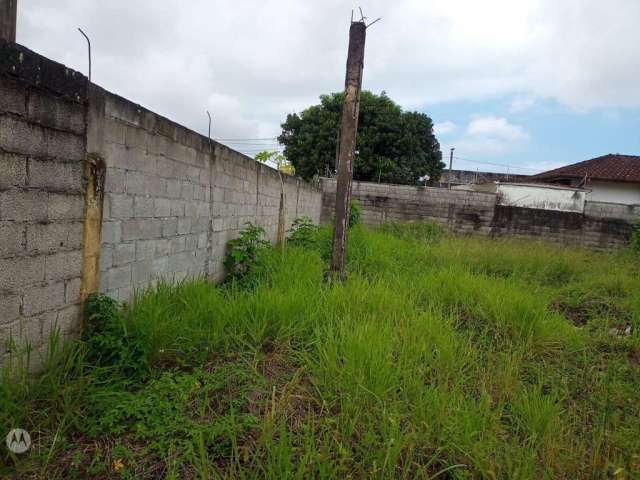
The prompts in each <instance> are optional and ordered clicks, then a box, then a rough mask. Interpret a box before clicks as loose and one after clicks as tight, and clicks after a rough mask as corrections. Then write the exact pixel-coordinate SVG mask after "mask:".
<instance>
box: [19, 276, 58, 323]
mask: <svg viewBox="0 0 640 480" xmlns="http://www.w3.org/2000/svg"><path fill="white" fill-rule="evenodd" d="M23 302H24V304H23V312H24V315H25V316H27V317H29V316H32V315H37V314H39V313H42V312H45V311H47V310H54V309H56V308H58V307H60V306H62V305H64V282H56V283H51V284H47V285H38V286H34V287H29V288H27V289H25V292H24V300H23Z"/></svg>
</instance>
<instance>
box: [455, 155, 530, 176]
mask: <svg viewBox="0 0 640 480" xmlns="http://www.w3.org/2000/svg"><path fill="white" fill-rule="evenodd" d="M453 158H455V159H456V160H462V161H463V162H469V163H478V164H481V165H492V166H494V167H504V168H509V169H516V170H528V171H530V172H537V171H538V169H535V168H529V167H519V166H517V165H508V164H506V163H494V162H482V161H479V160H471V159H469V158H463V157H453Z"/></svg>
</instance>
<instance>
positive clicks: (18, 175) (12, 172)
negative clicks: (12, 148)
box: [0, 152, 27, 190]
mask: <svg viewBox="0 0 640 480" xmlns="http://www.w3.org/2000/svg"><path fill="white" fill-rule="evenodd" d="M26 183H27V160H26V157H24V156H22V155H13V154H10V153H2V152H0V190H5V189H7V188H10V187H16V186H17V187H22V186H24V185H26Z"/></svg>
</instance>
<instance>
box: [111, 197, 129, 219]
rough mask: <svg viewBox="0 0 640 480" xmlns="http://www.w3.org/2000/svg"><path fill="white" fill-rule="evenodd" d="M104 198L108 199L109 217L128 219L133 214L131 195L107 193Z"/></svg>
mask: <svg viewBox="0 0 640 480" xmlns="http://www.w3.org/2000/svg"><path fill="white" fill-rule="evenodd" d="M106 198H108V199H109V205H110V213H111V216H110V218H124V219H130V218H132V217H133V216H134V207H133V197H132V196H130V195H122V194H116V193H109V194H107V195H106Z"/></svg>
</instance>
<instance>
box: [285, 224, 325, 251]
mask: <svg viewBox="0 0 640 480" xmlns="http://www.w3.org/2000/svg"><path fill="white" fill-rule="evenodd" d="M317 232H318V226H317V225H314V223H313V220H311V218H309V217H298V218H296V219H295V220H294V221H293V223H292V224H291V228H290V229H289V237H288V238H287V241H288V242H289V243H290V244H291V245H294V246H300V247H310V246H311V245H313V244H314V243H315V241H316V234H317Z"/></svg>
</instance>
